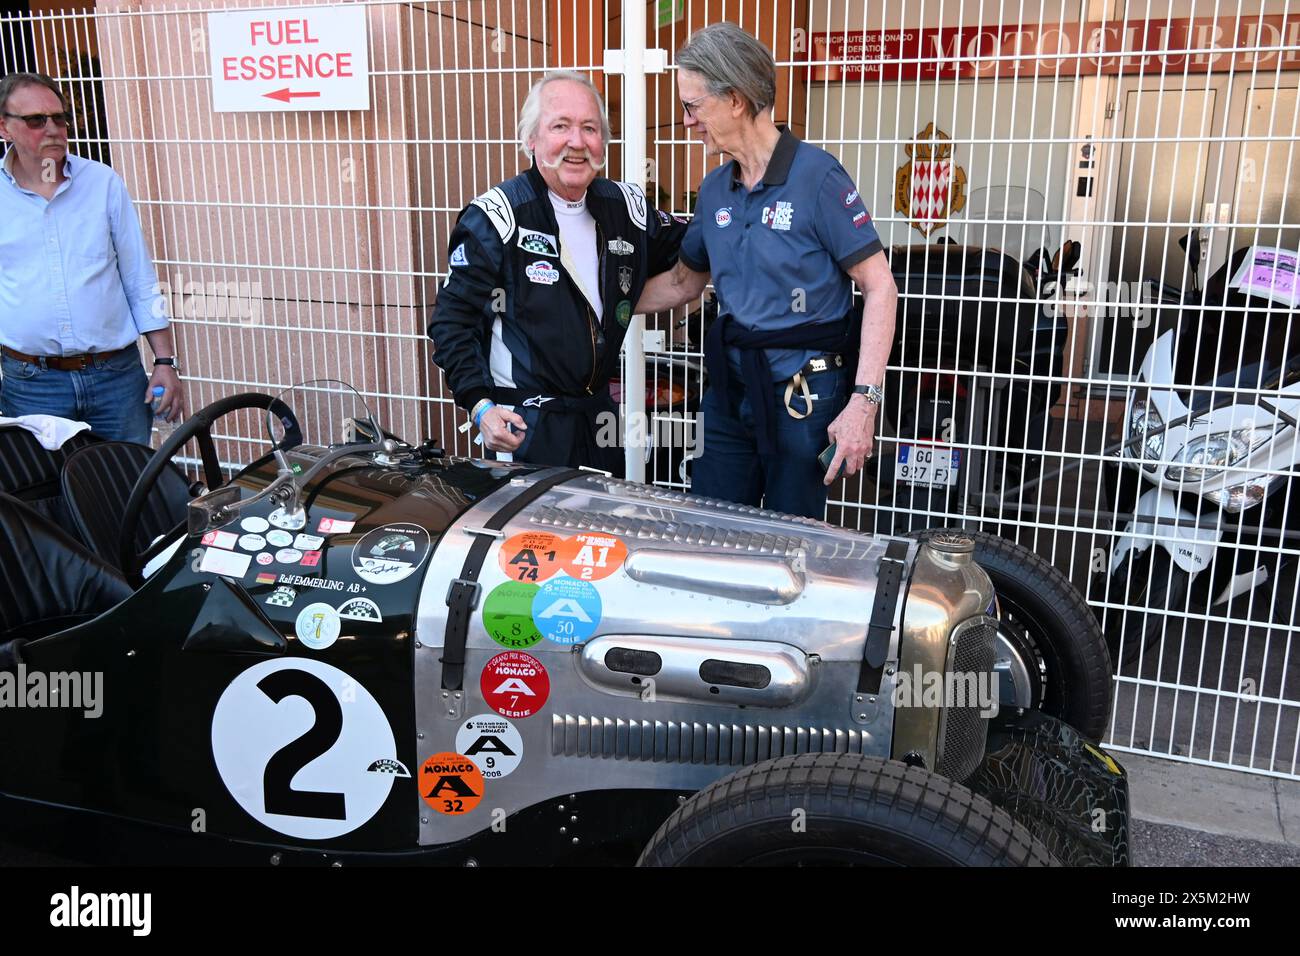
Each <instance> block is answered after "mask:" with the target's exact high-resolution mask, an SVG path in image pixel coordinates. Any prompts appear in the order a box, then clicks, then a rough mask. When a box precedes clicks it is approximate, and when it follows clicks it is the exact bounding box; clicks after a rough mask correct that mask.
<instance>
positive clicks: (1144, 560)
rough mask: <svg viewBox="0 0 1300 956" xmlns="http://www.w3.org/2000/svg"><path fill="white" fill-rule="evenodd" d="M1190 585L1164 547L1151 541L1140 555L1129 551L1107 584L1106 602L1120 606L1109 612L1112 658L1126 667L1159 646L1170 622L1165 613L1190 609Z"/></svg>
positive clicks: (1109, 642) (1107, 614)
mask: <svg viewBox="0 0 1300 956" xmlns="http://www.w3.org/2000/svg"><path fill="white" fill-rule="evenodd" d="M1191 582H1192V577H1191V575H1190V574H1188V573H1187V572H1186V571H1184V570H1183V569H1182V568H1180V567H1178V566H1177V565H1176V564H1174V561H1173V558H1171V557H1170V556H1169V552H1168V551H1166V550H1165V549H1164V548H1163V547H1162V546H1161V545H1159V544H1157V543H1155V542H1152V544H1151V546H1150V547H1149V548H1147V549H1146V550H1145V551H1143V552H1142V553H1140V554H1139V553H1138V552H1137V551H1135V550H1130V551H1129V552H1128V554H1126V555H1125V556H1124V559H1123V561H1121V562H1120V566H1119V567H1118V568H1116V569H1115V571H1114V573H1113V574H1111V575H1110V578H1109V580H1108V582H1107V588H1106V603H1107V604H1111V605H1120V606H1121V607H1110V608H1107V609H1106V610H1107V613H1106V643H1107V645H1108V646H1109V647H1110V653H1111V656H1112V657H1113V658H1114V659H1115V660H1118V661H1120V663H1121V665H1122V666H1126V667H1127V666H1130V665H1133V664H1136V663H1137V661H1138V658H1139V657H1140V656H1141V655H1142V654H1143V652H1144V650H1147V649H1149V648H1153V647H1156V646H1157V645H1158V644H1159V643H1160V638H1161V637H1162V636H1163V635H1164V632H1165V625H1166V623H1167V620H1166V618H1165V615H1164V613H1163V612H1164V611H1169V610H1178V609H1183V610H1186V609H1187V594H1188V591H1189V589H1190V587H1191ZM1125 607H1126V608H1128V610H1125V609H1124V608H1125Z"/></svg>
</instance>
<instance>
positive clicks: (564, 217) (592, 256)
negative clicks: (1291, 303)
mask: <svg viewBox="0 0 1300 956" xmlns="http://www.w3.org/2000/svg"><path fill="white" fill-rule="evenodd" d="M547 193H548V194H549V195H550V197H551V205H552V206H554V207H555V218H556V221H557V222H559V224H560V246H561V248H563V249H564V252H565V256H564V258H565V259H566V260H568V261H567V262H566V263H565V265H566V267H571V269H570V271H572V272H576V273H577V274H576V275H575V276H574V277H573V278H574V279H576V280H577V282H578V286H579V287H580V288H581V289H582V291H583V292H584V293H585V294H586V296H587V299H588V301H590V302H591V307H592V308H593V309H595V310H596V318H597V319H599V318H600V316H601V315H602V310H601V301H600V258H599V256H597V254H596V220H595V219H592V218H591V213H589V212H588V211H587V197H586V196H583V197H582V199H580V200H578V201H577V202H569V201H568V200H567V199H565V198H564V197H562V196H557V195H556V194H555V193H553V192H551V191H550V190H547Z"/></svg>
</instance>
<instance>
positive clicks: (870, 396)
mask: <svg viewBox="0 0 1300 956" xmlns="http://www.w3.org/2000/svg"><path fill="white" fill-rule="evenodd" d="M853 394H854V395H865V396H867V401H869V402H871V403H872V404H873V405H881V404H883V403H884V401H885V393H884V391H882V390H881V389H880V387H879V386H876V385H854V386H853Z"/></svg>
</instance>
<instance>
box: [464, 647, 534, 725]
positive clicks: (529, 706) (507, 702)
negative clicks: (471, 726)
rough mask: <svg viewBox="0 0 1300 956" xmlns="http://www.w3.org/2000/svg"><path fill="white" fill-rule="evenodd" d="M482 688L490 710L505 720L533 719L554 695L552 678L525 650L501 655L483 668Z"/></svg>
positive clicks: (480, 676) (480, 683)
mask: <svg viewBox="0 0 1300 956" xmlns="http://www.w3.org/2000/svg"><path fill="white" fill-rule="evenodd" d="M478 684H479V689H480V690H481V691H482V692H483V700H484V701H485V702H486V703H487V705H488V706H489V707H491V708H492V709H493V710H495V711H496V712H497V713H498V714H500V715H501V716H503V717H514V718H516V719H518V718H522V717H531V716H532V715H533V714H535V713H537V712H538V711H539V710H541V709H542V707H543V706H545V704H546V698H547V697H549V696H550V695H551V677H550V675H549V674H547V673H546V668H545V666H543V664H542V662H541V661H539V660H538V659H537V658H535V657H533V656H532V655H531V654H525V653H524V652H523V651H506V652H504V653H502V654H498V655H497V656H496V657H494V658H492V659H491V660H490V661H488V662H487V664H485V665H484V666H483V673H482V674H480V675H479V680H478Z"/></svg>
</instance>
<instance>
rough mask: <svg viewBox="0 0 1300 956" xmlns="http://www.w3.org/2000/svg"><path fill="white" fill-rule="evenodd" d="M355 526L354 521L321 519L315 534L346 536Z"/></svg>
mask: <svg viewBox="0 0 1300 956" xmlns="http://www.w3.org/2000/svg"><path fill="white" fill-rule="evenodd" d="M354 525H356V522H355V521H340V520H339V519H338V518H321V519H320V527H318V528H317V529H316V533H317V534H347V533H348V532H349V531H351V530H352V528H353V526H354Z"/></svg>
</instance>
